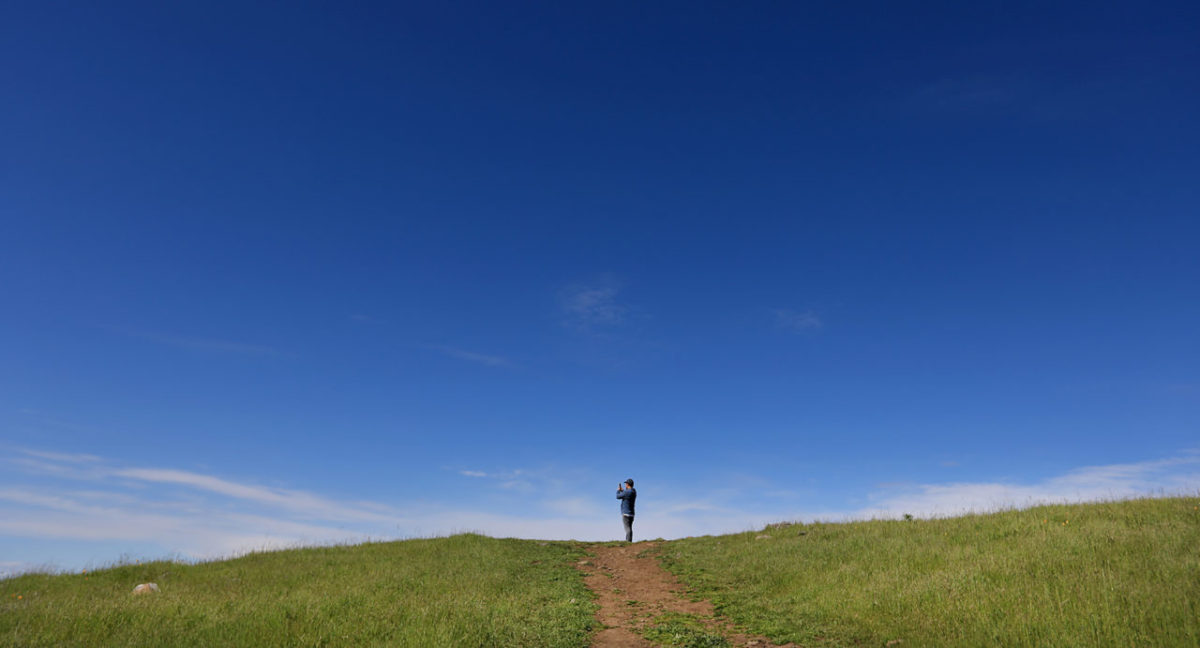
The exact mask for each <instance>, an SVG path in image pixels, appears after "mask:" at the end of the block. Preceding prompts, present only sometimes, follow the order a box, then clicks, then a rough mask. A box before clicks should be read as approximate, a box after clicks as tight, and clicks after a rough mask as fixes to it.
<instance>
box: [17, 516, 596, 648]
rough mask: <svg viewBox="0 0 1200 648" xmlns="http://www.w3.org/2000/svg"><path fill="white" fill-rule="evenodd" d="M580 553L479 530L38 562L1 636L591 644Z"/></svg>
mask: <svg viewBox="0 0 1200 648" xmlns="http://www.w3.org/2000/svg"><path fill="white" fill-rule="evenodd" d="M581 555H582V551H581V550H580V547H579V546H578V545H575V544H570V543H539V542H534V541H523V540H496V539H492V538H486V537H482V536H478V535H469V534H468V535H458V536H453V537H449V538H439V539H432V540H408V541H403V542H387V543H374V544H365V545H358V546H352V547H323V548H312V549H297V550H291V551H278V552H271V553H259V554H251V555H248V556H245V557H242V558H237V559H234V560H227V561H223V562H213V563H204V564H197V565H189V564H180V563H172V562H152V563H146V564H139V565H123V566H119V567H113V568H110V569H103V570H99V571H95V572H91V573H87V574H69V575H45V574H30V575H25V576H20V577H17V578H13V579H9V580H4V581H0V596H3V599H2V600H0V645H4V646H285V645H286V646H381V645H387V646H421V647H428V646H529V647H543V646H545V647H549V646H555V647H564V648H582V647H583V646H587V645H588V642H589V639H590V633H591V630H592V625H593V623H594V621H593V617H592V615H593V612H594V610H595V606H594V604H593V603H592V598H591V596H590V594H589V593H588V591H587V589H586V588H585V587H584V585H583V582H582V580H581V579H580V577H579V575H578V573H577V572H576V571H575V570H574V568H573V567H572V565H571V562H572V561H573V560H575V559H577V558H578V557H579V556H581ZM148 581H153V582H156V583H158V585H159V586H160V588H161V591H160V593H158V594H155V595H144V596H133V595H131V594H130V591H131V590H132V589H133V586H134V585H136V584H138V583H143V582H148Z"/></svg>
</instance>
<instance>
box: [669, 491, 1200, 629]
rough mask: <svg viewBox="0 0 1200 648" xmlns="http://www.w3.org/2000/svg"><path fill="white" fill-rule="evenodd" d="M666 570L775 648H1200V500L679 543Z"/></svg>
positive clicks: (802, 528)
mask: <svg viewBox="0 0 1200 648" xmlns="http://www.w3.org/2000/svg"><path fill="white" fill-rule="evenodd" d="M760 535H767V536H769V537H767V538H761V539H760V538H759V537H758V536H760ZM661 559H662V561H663V563H664V565H665V566H666V567H667V568H668V569H670V570H671V571H673V572H674V573H675V574H676V575H678V576H679V577H680V578H681V580H683V581H684V582H685V583H687V584H688V585H689V586H690V587H691V588H692V589H693V591H694V592H695V593H696V594H698V595H700V596H702V597H705V598H710V599H711V600H712V601H713V602H714V603H715V604H716V606H717V608H718V609H719V610H720V611H721V612H722V613H724V614H726V615H728V616H729V617H730V618H731V619H732V620H733V621H734V622H735V623H737V624H739V625H741V626H745V627H746V628H748V629H749V630H750V631H752V632H754V633H757V634H762V635H766V636H767V637H769V638H771V639H772V640H773V641H777V642H780V643H782V642H786V641H795V642H797V643H800V644H802V645H805V646H883V645H885V643H886V642H888V641H891V640H894V639H901V640H902V641H903V645H905V646H985V645H987V646H1134V645H1138V646H1142V645H1146V646H1151V645H1152V646H1197V645H1200V499H1196V498H1164V499H1144V500H1133V501H1121V502H1109V503H1099V504H1081V505H1064V506H1043V507H1038V508H1034V509H1029V510H1024V511H1005V512H1000V513H994V514H988V515H971V516H966V517H959V518H950V519H940V520H913V521H871V522H857V523H847V524H811V525H788V526H777V527H776V526H773V527H769V528H768V529H767V530H765V531H762V532H750V533H743V534H739V535H731V536H718V537H712V536H709V537H702V538H689V539H685V540H679V541H674V542H671V543H669V544H668V545H666V546H665V547H664V548H663V550H662V554H661Z"/></svg>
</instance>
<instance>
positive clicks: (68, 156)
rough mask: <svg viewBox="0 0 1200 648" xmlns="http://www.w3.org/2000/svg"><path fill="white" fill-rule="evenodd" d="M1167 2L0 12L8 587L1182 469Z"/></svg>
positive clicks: (1199, 167)
mask: <svg viewBox="0 0 1200 648" xmlns="http://www.w3.org/2000/svg"><path fill="white" fill-rule="evenodd" d="M1198 13H1200V11H1198V10H1197V7H1196V5H1195V4H1194V3H1154V5H1153V6H1150V7H1147V6H1143V5H1141V4H1137V3H1105V4H1104V6H1096V5H1094V4H1078V5H1074V6H1072V5H1069V4H1062V5H1056V6H1054V7H1047V6H1045V4H1044V3H1003V4H1000V3H937V4H934V3H929V4H923V5H908V6H901V5H896V4H895V3H877V4H867V5H857V6H854V7H850V6H846V5H845V4H844V3H807V4H805V3H762V4H759V5H745V4H742V5H737V6H732V5H727V6H720V5H706V4H700V5H697V4H696V3H659V4H653V5H646V4H645V3H640V4H612V3H608V4H603V5H601V4H597V5H593V6H584V5H576V6H571V5H564V4H563V3H527V4H522V5H520V6H506V5H497V4H496V3H457V2H445V3H432V4H429V5H427V6H416V5H408V6H392V5H388V4H378V5H370V4H362V5H359V6H356V7H353V8H351V7H347V6H342V5H332V4H327V3H326V4H311V3H304V4H300V3H288V4H286V5H267V4H255V3H229V4H221V3H214V2H203V3H166V4H163V3H144V4H135V3H128V4H121V5H120V6H119V7H115V6H104V7H100V6H98V5H94V4H86V3H69V2H67V3H32V4H30V3H25V4H23V5H22V4H10V5H8V6H6V7H4V8H3V9H0V58H2V59H3V60H4V61H6V64H5V65H4V66H0V93H3V101H0V133H2V137H3V144H4V145H3V150H4V154H3V155H2V156H0V571H4V570H8V571H16V570H19V569H23V568H27V567H28V566H30V565H53V566H58V567H62V568H69V569H74V568H78V567H80V566H82V565H87V564H92V565H98V564H104V563H106V562H109V561H112V560H116V559H118V558H120V557H121V556H129V557H135V558H140V557H158V556H163V555H177V556H181V557H185V558H203V557H213V556H222V555H230V554H233V553H237V552H240V551H245V550H247V549H253V548H263V547H275V546H287V545H290V544H296V543H304V542H331V541H345V540H355V539H361V538H364V537H372V538H394V537H410V536H414V535H429V534H440V533H448V532H454V531H462V530H478V531H483V532H486V533H491V534H494V535H515V536H522V537H556V538H557V537H577V538H584V539H602V538H616V537H619V535H620V532H621V528H620V522H619V519H618V517H617V512H618V509H617V503H616V501H615V500H614V499H613V491H614V490H615V486H616V484H617V482H619V481H621V480H623V479H625V478H626V477H634V478H635V479H636V480H637V481H638V487H639V492H640V494H641V498H640V499H639V513H640V516H639V520H638V525H637V529H636V532H637V535H639V536H640V537H654V536H664V537H677V536H682V535H690V534H696V533H717V532H724V531H738V530H743V529H745V528H748V527H750V526H752V525H756V524H760V523H764V522H768V521H771V520H778V519H785V518H786V519H813V518H823V519H841V518H848V517H855V516H869V515H899V514H902V513H905V512H912V513H917V514H922V515H937V514H949V513H953V512H959V511H963V510H968V509H988V508H995V507H997V506H1005V505H1027V504H1029V503H1033V502H1037V501H1060V500H1073V499H1094V498H1099V497H1119V496H1128V495H1135V494H1145V493H1152V494H1153V493H1159V494H1161V493H1174V492H1196V491H1197V490H1200V454H1198V452H1200V441H1198V434H1197V432H1198V424H1200V373H1198V372H1197V367H1198V366H1200V343H1198V340H1200V336H1197V334H1196V331H1198V330H1200V290H1198V289H1197V285H1200V254H1197V249H1200V223H1198V221H1197V214H1200V196H1198V195H1197V182H1196V179H1197V178H1198V177H1200V153H1197V151H1200V122H1198V121H1197V119H1196V115H1197V114H1200V33H1198V32H1200V28H1198V26H1200V15H1198Z"/></svg>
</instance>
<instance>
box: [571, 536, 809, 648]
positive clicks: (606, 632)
mask: <svg viewBox="0 0 1200 648" xmlns="http://www.w3.org/2000/svg"><path fill="white" fill-rule="evenodd" d="M657 549H658V543H656V542H639V543H637V544H631V545H621V546H608V547H606V546H600V545H594V546H592V547H590V553H591V555H590V557H589V558H587V559H585V560H581V561H579V563H578V564H577V565H576V566H577V567H578V568H579V570H580V571H582V572H583V574H584V582H585V583H587V586H588V588H589V589H591V590H592V591H593V592H595V593H596V597H597V600H596V602H597V603H599V604H600V611H599V612H597V613H596V618H597V619H598V620H599V621H600V623H601V625H602V628H603V629H602V630H601V631H600V632H599V633H597V634H596V638H595V640H594V641H593V642H592V646H593V648H652V647H653V646H654V644H652V643H650V642H649V641H646V640H645V639H643V638H642V637H641V635H639V634H638V633H637V631H638V630H641V629H643V628H645V627H647V626H650V625H653V623H654V618H655V617H657V616H659V615H661V614H663V613H665V612H678V613H681V614H691V615H695V616H696V617H698V618H699V619H700V620H701V622H702V623H703V624H704V626H705V628H706V632H710V633H713V634H719V635H721V636H724V637H725V638H726V639H728V640H729V643H730V644H731V645H733V646H735V647H737V648H788V647H794V644H786V645H785V646H777V645H776V644H773V643H771V642H769V641H767V640H766V639H763V638H762V637H750V636H747V635H744V634H741V633H739V632H736V631H734V630H733V627H732V625H731V624H730V623H729V622H728V620H726V619H718V618H717V616H716V612H715V611H714V610H713V606H712V603H710V602H709V601H692V600H689V599H688V598H687V595H686V588H684V587H683V585H681V584H679V582H678V581H676V580H675V577H674V576H672V575H671V574H670V573H668V572H667V571H666V570H665V569H663V568H662V567H660V566H659V564H658V561H657V560H655V559H654V558H653V557H652V556H653V553H654V552H655V551H656V550H657Z"/></svg>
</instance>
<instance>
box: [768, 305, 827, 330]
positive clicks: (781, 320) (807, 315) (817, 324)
mask: <svg viewBox="0 0 1200 648" xmlns="http://www.w3.org/2000/svg"><path fill="white" fill-rule="evenodd" d="M772 312H773V313H774V315H775V326H777V327H779V328H781V329H784V330H785V331H790V332H792V333H810V332H812V331H816V330H818V329H820V328H821V327H822V326H824V325H825V323H824V322H822V321H821V318H820V317H817V314H816V313H814V312H812V311H794V310H790V309H787V308H776V309H775V310H773V311H772Z"/></svg>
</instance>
